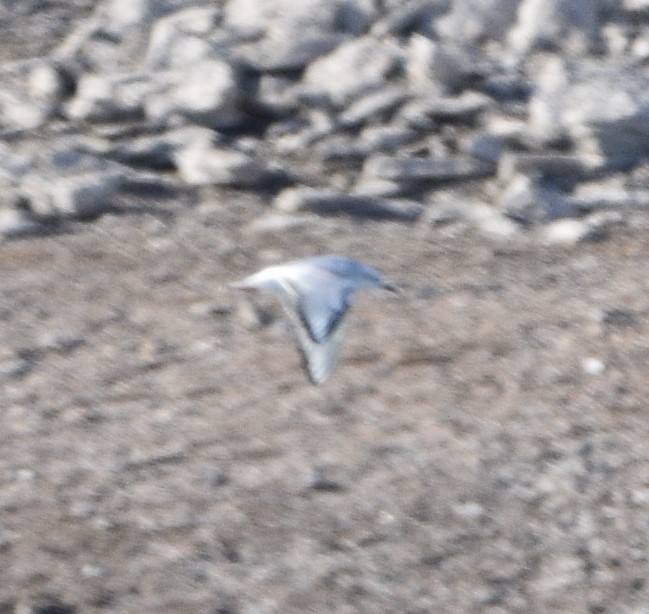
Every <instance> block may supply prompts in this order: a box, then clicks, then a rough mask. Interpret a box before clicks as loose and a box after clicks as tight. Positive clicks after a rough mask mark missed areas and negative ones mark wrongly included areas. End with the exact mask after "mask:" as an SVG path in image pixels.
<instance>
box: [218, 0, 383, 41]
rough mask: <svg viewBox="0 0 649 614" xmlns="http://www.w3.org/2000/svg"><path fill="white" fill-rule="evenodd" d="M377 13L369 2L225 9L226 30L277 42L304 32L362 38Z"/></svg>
mask: <svg viewBox="0 0 649 614" xmlns="http://www.w3.org/2000/svg"><path fill="white" fill-rule="evenodd" d="M375 12H376V8H375V6H374V3H373V2H371V1H369V0H331V1H330V2H321V1H320V0H303V1H302V2H294V1H293V0H266V1H265V2H263V3H261V4H260V3H259V2H258V1H257V0H229V2H227V4H226V6H225V11H224V22H225V24H224V25H225V27H226V28H229V29H234V30H235V31H238V32H240V33H241V34H243V35H244V36H247V37H250V38H252V37H257V38H259V37H260V36H264V35H266V36H269V37H275V38H277V39H278V40H282V39H284V38H287V37H286V35H291V34H292V35H294V36H295V35H300V34H303V33H305V32H316V31H319V32H322V33H327V32H335V31H341V32H348V33H351V34H360V33H361V32H363V31H364V30H366V28H367V27H368V26H369V24H370V23H371V20H372V17H373V16H374V14H375Z"/></svg>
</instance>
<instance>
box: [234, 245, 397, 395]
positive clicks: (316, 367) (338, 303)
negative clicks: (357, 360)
mask: <svg viewBox="0 0 649 614" xmlns="http://www.w3.org/2000/svg"><path fill="white" fill-rule="evenodd" d="M230 286H231V287H233V288H241V289H244V290H260V291H262V292H268V293H270V294H273V295H274V296H276V297H278V298H279V299H280V301H281V303H282V305H283V307H284V309H285V311H286V313H287V314H288V316H289V318H290V320H291V322H292V324H293V327H294V329H295V331H296V335H297V341H298V344H299V347H300V350H301V351H302V355H303V357H304V362H305V367H306V370H307V372H308V373H309V376H310V377H311V381H312V382H313V383H314V384H322V383H323V382H324V381H326V379H327V378H328V377H329V375H330V374H331V372H332V370H333V368H334V365H335V363H336V358H337V356H338V350H339V347H340V342H341V341H342V329H343V323H344V319H345V314H346V313H347V310H348V309H349V307H350V305H351V297H352V295H353V294H354V292H355V291H356V290H362V289H369V288H385V289H386V290H389V291H391V292H398V290H397V289H396V288H395V287H394V286H392V285H390V284H389V283H387V282H386V281H385V280H384V279H383V278H382V277H381V275H379V273H378V272H377V271H375V270H374V269H373V268H371V267H369V266H366V265H364V264H361V263H360V262H356V261H355V260H352V259H351V258H345V257H343V256H333V255H330V256H317V257H315V258H306V259H304V260H296V261H294V262H288V263H286V264H279V265H276V266H271V267H268V268H265V269H262V270H261V271H259V272H258V273H255V274H253V275H250V276H249V277H246V278H245V279H243V280H241V281H239V282H235V283H233V284H230Z"/></svg>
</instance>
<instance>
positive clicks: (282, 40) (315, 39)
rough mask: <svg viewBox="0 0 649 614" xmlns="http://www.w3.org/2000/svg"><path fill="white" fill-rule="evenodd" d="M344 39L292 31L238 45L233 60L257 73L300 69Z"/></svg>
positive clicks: (332, 35)
mask: <svg viewBox="0 0 649 614" xmlns="http://www.w3.org/2000/svg"><path fill="white" fill-rule="evenodd" d="M345 40H347V35H345V34H340V33H337V32H307V33H302V32H292V33H287V34H286V35H285V36H281V37H279V36H272V37H268V38H264V39H262V40H260V41H257V42H254V43H249V44H247V45H241V46H238V47H237V48H236V50H235V51H234V53H233V57H234V58H235V59H236V60H238V61H239V62H243V63H245V64H247V65H248V66H249V67H251V68H253V69H255V70H257V71H260V72H291V71H297V70H302V69H303V68H305V67H306V66H307V65H308V64H310V63H311V62H312V61H313V60H315V59H316V58H318V57H320V56H323V55H326V54H327V53H329V52H330V51H332V50H333V49H335V48H336V47H338V46H339V45H340V44H341V43H342V42H343V41H345Z"/></svg>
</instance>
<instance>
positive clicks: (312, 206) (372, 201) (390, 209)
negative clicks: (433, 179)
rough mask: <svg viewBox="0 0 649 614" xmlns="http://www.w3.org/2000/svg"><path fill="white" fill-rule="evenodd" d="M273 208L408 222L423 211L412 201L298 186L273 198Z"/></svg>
mask: <svg viewBox="0 0 649 614" xmlns="http://www.w3.org/2000/svg"><path fill="white" fill-rule="evenodd" d="M274 206H275V208H277V209H279V210H280V211H286V212H289V213H295V212H298V211H309V212H311V213H317V214H319V215H340V214H346V215H351V216H353V217H362V218H370V219H395V220H402V221H409V222H411V221H415V220H417V219H418V218H419V216H420V215H421V213H422V211H423V207H422V205H420V204H419V203H416V202H413V201H402V200H389V199H384V198H378V197H371V196H364V195H361V194H346V193H344V192H336V191H334V190H324V189H322V190H321V189H317V188H302V187H301V188H289V189H286V190H284V191H283V192H281V193H280V194H279V195H278V196H277V198H276V199H275V202H274Z"/></svg>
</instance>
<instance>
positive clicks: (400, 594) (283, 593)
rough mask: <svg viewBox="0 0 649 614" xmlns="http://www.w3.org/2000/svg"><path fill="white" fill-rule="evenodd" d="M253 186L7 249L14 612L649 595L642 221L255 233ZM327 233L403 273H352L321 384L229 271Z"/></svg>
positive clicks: (617, 603)
mask: <svg viewBox="0 0 649 614" xmlns="http://www.w3.org/2000/svg"><path fill="white" fill-rule="evenodd" d="M264 207H265V205H264V204H263V203H261V202H258V201H255V200H254V199H252V198H248V199H246V198H243V197H241V196H240V195H239V196H235V195H233V194H227V193H218V192H214V193H212V194H206V195H205V198H204V201H203V202H202V204H200V205H198V206H196V207H194V208H189V209H180V208H178V210H177V212H176V215H175V216H174V217H172V218H169V219H166V220H160V219H158V218H155V217H152V216H149V215H148V214H140V215H130V216H128V215H127V216H120V217H113V216H105V217H103V218H102V219H101V220H98V221H97V222H96V223H95V224H93V225H83V226H79V227H78V228H71V229H70V230H69V231H68V232H66V233H60V234H55V235H51V236H47V237H42V238H37V239H30V240H24V241H13V242H9V243H5V244H4V245H3V246H2V258H1V259H0V279H1V280H2V281H1V282H0V299H1V303H0V304H1V305H2V312H1V314H0V315H1V317H2V320H3V326H2V328H0V331H1V333H0V335H1V341H2V348H3V352H4V356H3V357H2V362H1V363H0V373H1V374H2V375H1V377H2V379H1V380H0V381H1V382H2V388H3V393H2V394H3V398H4V402H3V406H4V411H3V415H4V419H3V425H4V427H3V429H2V434H1V435H0V438H1V446H2V447H1V449H2V455H1V457H0V463H1V471H0V475H1V476H2V481H3V484H2V488H0V510H2V514H1V519H2V520H1V523H0V544H1V547H2V552H3V558H4V561H5V563H4V565H3V567H2V570H1V571H0V603H2V604H3V606H4V609H3V610H2V611H6V612H14V611H15V612H23V611H29V612H50V613H51V612H93V611H119V612H133V611H147V612H153V611H155V612H286V611H293V612H298V611H299V612H304V611H344V612H355V611H367V612H370V611H371V612H377V611H384V612H389V611H392V612H395V611H403V612H431V611H434V612H531V611H534V612H548V611H555V612H641V611H643V610H642V607H644V605H643V604H646V603H647V601H648V599H649V587H648V586H647V585H646V581H645V580H646V577H647V572H648V569H647V557H648V556H649V544H648V542H647V537H646V536H647V524H648V522H649V521H648V518H649V516H648V515H647V506H648V505H649V487H648V482H647V471H646V463H647V460H648V457H649V450H648V449H647V445H646V441H647V438H648V436H649V426H648V421H647V408H646V402H645V399H646V396H647V384H646V383H645V382H646V378H645V376H644V375H645V373H644V371H645V366H646V359H647V355H648V354H649V341H647V339H649V329H648V328H649V327H648V322H647V317H646V313H647V309H648V304H649V301H648V299H647V294H646V291H645V290H646V286H647V281H646V273H645V271H646V270H647V266H648V265H649V262H648V260H649V255H648V254H649V250H648V247H649V246H648V239H647V233H646V231H645V230H644V229H643V228H641V227H639V226H634V227H631V226H629V227H627V228H620V229H617V230H616V231H615V232H614V233H612V234H611V235H610V236H609V237H607V238H603V239H602V240H601V241H599V242H595V243H586V244H581V245H579V246H578V247H575V248H570V249H565V250H564V249H560V248H557V247H556V246H553V247H552V248H547V247H543V246H542V245H541V244H540V243H539V242H537V241H534V240H533V239H532V238H526V237H524V238H523V239H521V240H517V241H516V242H513V243H512V242H507V243H495V242H490V241H488V240H486V239H485V238H484V237H480V236H478V235H474V234H473V233H472V232H471V231H468V230H467V231H464V232H463V231H461V230H458V229H457V228H454V229H453V230H452V232H450V231H449V230H450V229H448V228H443V227H442V228H434V227H430V226H427V225H423V224H422V225H421V226H418V227H415V228H413V227H410V226H408V227H406V226H403V225H400V224H396V223H394V224H393V223H387V222H383V223H376V222H372V223H363V224H353V223H350V222H349V221H347V220H336V219H332V220H324V221H323V220H317V221H314V222H312V223H310V224H305V225H303V226H301V227H297V228H293V229H291V230H290V232H289V231H284V232H279V233H273V234H268V233H259V232H252V231H251V230H250V227H249V223H250V222H251V221H253V220H256V219H258V218H259V217H260V216H262V215H263V212H264ZM323 251H327V252H338V253H343V254H348V255H351V256H354V257H357V258H359V259H362V260H364V261H366V262H368V263H370V264H373V265H376V266H377V267H378V268H379V269H380V270H381V271H382V272H383V273H384V274H385V275H386V276H387V277H389V278H390V279H391V280H394V281H395V282H397V283H399V284H401V286H402V287H403V288H404V296H403V297H402V298H395V297H393V296H392V295H389V294H387V293H386V294H385V295H383V294H380V293H375V294H361V295H359V296H358V300H357V301H356V304H355V306H354V310H353V314H352V317H351V318H350V326H349V335H348V338H347V339H346V345H345V348H344V351H343V355H342V357H341V363H340V365H339V367H338V369H337V371H336V372H335V374H334V376H333V377H332V379H331V380H330V381H329V382H327V384H326V385H324V386H321V387H314V386H312V385H311V384H309V383H308V381H307V379H306V377H305V375H304V373H303V372H302V371H301V369H300V360H299V356H298V353H297V351H296V349H295V347H294V345H293V343H292V341H291V338H290V336H289V334H288V331H287V330H286V325H285V322H284V320H283V318H282V317H281V313H280V312H279V310H277V309H276V308H275V306H274V304H273V303H272V302H268V301H265V300H264V299H260V300H256V301H254V302H253V303H252V304H251V303H250V301H249V299H248V298H244V297H240V296H238V295H237V294H234V293H233V292H231V291H229V290H227V289H225V288H224V284H225V283H226V282H228V281H230V280H232V279H235V278H238V277H240V276H242V275H243V274H245V273H248V272H250V271H253V270H256V269H257V268H258V267H260V266H263V265H266V264H269V263H271V262H276V261H282V260H285V259H289V258H294V257H299V256H302V255H308V254H313V253H318V252H323ZM251 305H254V306H255V308H254V309H253V307H251ZM21 608H23V609H21ZM25 608H31V609H25Z"/></svg>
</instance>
